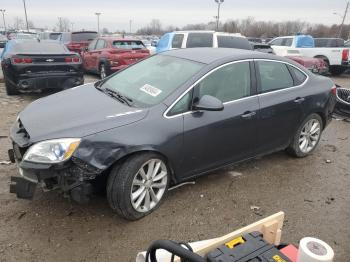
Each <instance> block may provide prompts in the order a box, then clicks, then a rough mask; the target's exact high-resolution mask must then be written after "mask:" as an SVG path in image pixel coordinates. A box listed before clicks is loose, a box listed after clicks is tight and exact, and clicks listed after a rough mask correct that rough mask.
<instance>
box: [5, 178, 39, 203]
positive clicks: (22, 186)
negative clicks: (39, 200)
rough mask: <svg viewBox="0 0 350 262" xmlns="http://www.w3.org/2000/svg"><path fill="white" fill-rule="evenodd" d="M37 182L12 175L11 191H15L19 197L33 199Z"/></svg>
mask: <svg viewBox="0 0 350 262" xmlns="http://www.w3.org/2000/svg"><path fill="white" fill-rule="evenodd" d="M35 188H36V183H33V182H30V181H28V180H26V179H24V178H23V177H16V176H12V177H11V185H10V193H14V194H16V195H17V197H18V198H23V199H32V198H33V196H34V192H35Z"/></svg>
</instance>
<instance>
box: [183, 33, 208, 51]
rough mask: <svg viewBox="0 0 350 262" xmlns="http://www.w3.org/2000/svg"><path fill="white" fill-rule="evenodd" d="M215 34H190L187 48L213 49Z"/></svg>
mask: <svg viewBox="0 0 350 262" xmlns="http://www.w3.org/2000/svg"><path fill="white" fill-rule="evenodd" d="M213 46H214V34H213V33H188V35H187V39H186V46H185V47H186V48H193V47H213Z"/></svg>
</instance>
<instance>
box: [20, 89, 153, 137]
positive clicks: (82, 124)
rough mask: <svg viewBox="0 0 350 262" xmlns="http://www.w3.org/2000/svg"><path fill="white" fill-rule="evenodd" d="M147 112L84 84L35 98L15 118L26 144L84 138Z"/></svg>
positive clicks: (127, 122) (132, 119) (138, 117)
mask: <svg viewBox="0 0 350 262" xmlns="http://www.w3.org/2000/svg"><path fill="white" fill-rule="evenodd" d="M147 112H148V110H146V109H140V108H133V107H129V106H127V105H126V104H123V103H121V102H119V101H118V100H116V99H114V98H111V97H110V96H108V95H106V94H105V93H103V92H101V91H99V90H97V89H96V88H95V87H94V84H86V85H82V86H79V87H75V88H73V89H69V90H66V91H62V92H59V93H57V94H54V95H50V96H48V97H45V98H41V99H38V100H36V101H34V102H33V103H31V104H30V105H28V106H27V107H26V108H25V109H24V110H23V111H22V112H21V113H20V114H19V119H20V122H21V124H22V125H23V127H24V129H25V130H26V131H27V133H28V134H29V137H30V141H29V143H33V142H37V141H42V140H47V139H54V138H63V137H79V138H81V137H84V136H87V135H91V134H94V133H98V132H102V131H105V130H108V129H112V128H117V127H120V126H124V125H128V124H131V123H134V122H137V121H139V120H141V119H143V118H144V117H145V116H146V115H147Z"/></svg>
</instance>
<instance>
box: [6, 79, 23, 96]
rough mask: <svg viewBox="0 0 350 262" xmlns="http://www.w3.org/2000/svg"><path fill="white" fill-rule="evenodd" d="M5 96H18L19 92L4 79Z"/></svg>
mask: <svg viewBox="0 0 350 262" xmlns="http://www.w3.org/2000/svg"><path fill="white" fill-rule="evenodd" d="M5 88H6V94H7V95H8V96H14V95H19V94H20V92H19V91H18V90H17V89H16V87H14V86H13V85H12V84H11V83H10V82H9V81H8V80H7V79H6V78H5Z"/></svg>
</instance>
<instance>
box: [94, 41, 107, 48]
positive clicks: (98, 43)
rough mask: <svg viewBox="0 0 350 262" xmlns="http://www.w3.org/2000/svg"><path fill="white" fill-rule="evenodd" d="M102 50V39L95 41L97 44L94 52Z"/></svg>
mask: <svg viewBox="0 0 350 262" xmlns="http://www.w3.org/2000/svg"><path fill="white" fill-rule="evenodd" d="M103 48H105V41H104V40H102V39H99V40H98V41H97V44H96V47H95V49H96V50H99V49H103Z"/></svg>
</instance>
